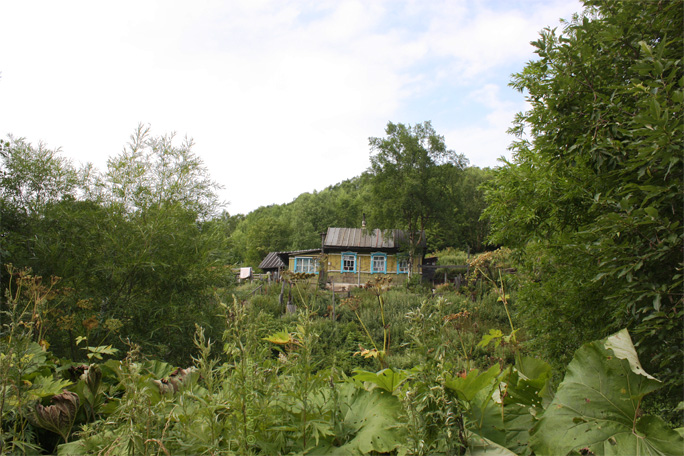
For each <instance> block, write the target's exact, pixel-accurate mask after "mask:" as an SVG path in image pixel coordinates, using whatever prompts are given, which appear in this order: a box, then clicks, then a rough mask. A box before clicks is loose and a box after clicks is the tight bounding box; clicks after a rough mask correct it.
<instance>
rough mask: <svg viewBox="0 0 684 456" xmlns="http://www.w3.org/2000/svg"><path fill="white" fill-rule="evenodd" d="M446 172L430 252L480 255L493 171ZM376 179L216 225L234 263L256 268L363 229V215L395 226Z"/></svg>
mask: <svg viewBox="0 0 684 456" xmlns="http://www.w3.org/2000/svg"><path fill="white" fill-rule="evenodd" d="M447 171H448V172H449V179H448V180H447V183H448V185H447V186H445V187H443V188H442V189H441V190H440V192H441V194H442V195H443V203H446V206H444V207H441V208H440V210H439V212H438V213H435V214H434V220H433V222H432V226H431V227H430V228H428V229H427V233H428V236H427V239H428V247H429V250H437V249H442V248H446V247H455V248H461V249H464V250H465V249H468V248H470V249H471V250H472V251H481V250H482V249H484V247H485V238H486V236H487V223H486V222H485V221H480V216H481V214H482V211H483V210H484V207H485V203H484V196H483V192H482V191H481V190H479V189H478V187H479V185H480V184H482V183H483V182H484V181H486V180H487V179H488V178H489V176H490V175H491V171H490V170H489V169H487V168H486V169H480V168H477V167H468V168H465V169H460V168H451V169H448V170H447ZM371 179H372V176H371V175H370V174H369V173H364V174H362V175H361V176H357V177H354V178H352V179H349V180H346V181H343V182H340V183H338V184H335V185H331V186H329V187H327V188H326V189H324V190H322V191H320V192H316V191H314V192H313V193H303V194H301V195H299V196H298V197H297V198H296V199H295V200H293V201H292V202H290V203H287V204H280V205H271V206H265V207H260V208H259V209H257V210H255V211H253V212H250V213H249V214H247V215H246V216H245V215H234V216H230V215H228V214H224V215H223V216H222V217H221V218H220V219H219V220H218V221H217V223H220V224H221V225H222V226H223V227H224V229H225V230H226V233H229V234H230V244H231V245H230V252H231V256H230V260H231V262H232V263H235V264H237V263H241V264H245V265H251V266H257V265H258V264H259V262H260V261H261V260H262V259H263V258H264V256H266V254H267V253H268V252H272V251H284V250H297V249H308V248H316V247H319V246H320V244H321V233H323V232H325V231H326V230H327V228H328V227H331V226H337V227H360V226H361V221H362V219H363V216H364V214H365V216H366V221H367V223H368V226H373V227H380V228H392V226H388V225H387V224H386V222H384V220H383V218H382V214H379V213H378V207H377V206H376V205H375V204H374V203H373V195H372V192H373V188H372V182H371ZM397 212H400V208H398V207H397Z"/></svg>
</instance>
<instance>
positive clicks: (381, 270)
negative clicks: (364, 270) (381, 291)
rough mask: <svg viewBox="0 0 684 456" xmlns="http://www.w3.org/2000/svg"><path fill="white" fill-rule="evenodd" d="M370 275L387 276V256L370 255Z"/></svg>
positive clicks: (380, 254) (379, 254) (381, 254)
mask: <svg viewBox="0 0 684 456" xmlns="http://www.w3.org/2000/svg"><path fill="white" fill-rule="evenodd" d="M371 274H387V254H384V253H372V254H371Z"/></svg>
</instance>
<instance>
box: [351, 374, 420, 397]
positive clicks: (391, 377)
mask: <svg viewBox="0 0 684 456" xmlns="http://www.w3.org/2000/svg"><path fill="white" fill-rule="evenodd" d="M354 373H355V374H356V375H354V379H355V380H360V381H362V382H371V383H373V384H375V385H377V386H379V387H380V388H382V389H384V390H385V391H387V392H389V393H394V390H396V389H397V388H398V387H399V385H401V384H402V383H404V381H405V380H406V379H407V378H408V377H409V373H408V372H407V371H403V370H394V369H392V368H388V369H383V370H381V371H380V372H378V373H375V372H369V371H365V370H363V369H354Z"/></svg>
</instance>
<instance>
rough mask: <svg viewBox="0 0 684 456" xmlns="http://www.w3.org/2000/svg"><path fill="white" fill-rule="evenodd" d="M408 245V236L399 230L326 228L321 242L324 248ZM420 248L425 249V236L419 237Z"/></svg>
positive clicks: (391, 247)
mask: <svg viewBox="0 0 684 456" xmlns="http://www.w3.org/2000/svg"><path fill="white" fill-rule="evenodd" d="M407 243H408V236H407V235H406V233H405V232H404V231H401V230H379V229H375V230H373V231H369V230H367V229H364V228H328V232H327V234H326V235H325V240H324V241H323V247H324V248H344V247H349V248H367V249H398V248H400V247H401V246H402V245H405V244H407ZM419 245H420V246H421V247H425V245H426V244H425V236H422V235H421V239H420V243H419Z"/></svg>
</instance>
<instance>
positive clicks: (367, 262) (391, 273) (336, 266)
mask: <svg viewBox="0 0 684 456" xmlns="http://www.w3.org/2000/svg"><path fill="white" fill-rule="evenodd" d="M347 252H353V251H352V250H345V251H344V252H327V253H326V254H325V255H323V256H322V257H321V256H319V255H316V254H313V255H307V254H303V255H297V257H299V258H301V257H308V258H314V259H318V260H319V262H320V264H319V268H320V267H321V266H322V267H324V268H325V270H326V281H333V282H335V283H346V284H358V285H363V284H365V283H367V282H368V281H371V280H373V279H375V278H377V277H379V276H380V277H382V276H384V277H390V278H392V283H395V284H397V283H403V282H404V281H405V280H407V279H408V274H407V273H397V255H396V253H386V252H355V253H356V263H357V264H356V272H342V270H341V269H342V254H343V253H347ZM373 253H384V254H385V255H387V257H386V258H387V260H386V261H387V268H386V270H387V272H386V273H385V274H382V273H371V256H372V254H373ZM418 266H419V265H418V264H414V265H413V267H412V272H413V273H414V274H420V273H421V271H420V268H419V267H418ZM294 267H295V257H294V256H292V257H290V258H289V264H288V269H289V270H290V271H294Z"/></svg>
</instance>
